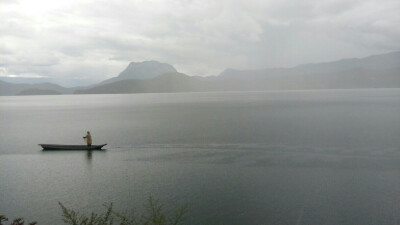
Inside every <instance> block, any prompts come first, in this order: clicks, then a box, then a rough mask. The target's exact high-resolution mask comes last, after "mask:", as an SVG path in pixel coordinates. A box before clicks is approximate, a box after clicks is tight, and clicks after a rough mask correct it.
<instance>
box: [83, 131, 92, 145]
mask: <svg viewBox="0 0 400 225" xmlns="http://www.w3.org/2000/svg"><path fill="white" fill-rule="evenodd" d="M83 139H86V143H87V146H88V147H90V146H92V135H90V132H89V131H88V132H87V134H86V136H85V137H83Z"/></svg>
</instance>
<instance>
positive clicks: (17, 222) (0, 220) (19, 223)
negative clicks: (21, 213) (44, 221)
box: [0, 215, 37, 225]
mask: <svg viewBox="0 0 400 225" xmlns="http://www.w3.org/2000/svg"><path fill="white" fill-rule="evenodd" d="M5 221H8V218H7V217H6V216H4V215H0V225H6V224H5V223H4V222H5ZM24 224H25V221H24V219H22V218H17V219H14V220H13V222H12V223H11V224H10V225H24ZM36 224H37V223H36V222H31V223H29V225H36Z"/></svg>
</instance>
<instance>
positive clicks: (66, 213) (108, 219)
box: [59, 197, 188, 225]
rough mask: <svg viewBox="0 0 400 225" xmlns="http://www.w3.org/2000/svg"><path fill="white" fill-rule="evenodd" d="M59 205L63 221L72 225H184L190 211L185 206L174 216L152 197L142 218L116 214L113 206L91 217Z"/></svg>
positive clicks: (132, 214) (92, 214)
mask: <svg viewBox="0 0 400 225" xmlns="http://www.w3.org/2000/svg"><path fill="white" fill-rule="evenodd" d="M59 205H60V206H61V209H62V213H63V214H62V216H63V221H64V222H65V223H66V224H71V225H113V224H119V225H182V224H183V220H184V215H185V214H186V213H187V211H188V207H187V205H184V206H182V207H181V208H180V209H179V210H178V211H177V212H176V213H174V214H169V213H166V212H165V210H164V206H163V205H162V204H161V203H160V202H159V201H158V200H154V199H153V198H152V197H150V198H149V199H148V202H147V204H146V205H145V211H144V212H143V213H142V214H141V215H140V216H135V215H134V213H131V214H130V215H126V214H121V213H118V212H115V211H114V210H113V205H112V204H110V205H108V206H106V208H107V210H106V212H105V213H102V214H96V213H93V212H92V213H91V214H90V216H86V215H81V214H80V213H79V212H76V211H74V210H71V209H67V208H66V207H65V206H64V205H63V204H61V203H59ZM114 222H115V223H114Z"/></svg>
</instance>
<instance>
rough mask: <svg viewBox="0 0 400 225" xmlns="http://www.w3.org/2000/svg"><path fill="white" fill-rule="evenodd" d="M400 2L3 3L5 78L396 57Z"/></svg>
mask: <svg viewBox="0 0 400 225" xmlns="http://www.w3.org/2000/svg"><path fill="white" fill-rule="evenodd" d="M399 12H400V1H399V0H301V1H296V0H292V1H288V0H280V1H276V0H263V1H251V0H231V1H217V0H199V1H195V0H193V1H192V0H171V1H161V0H155V1H152V0H143V1H139V0H137V1H133V0H132V1H128V0H124V1H123V0H116V1H109V0H99V1H94V0H76V1H70V0H62V1H55V0H15V1H14V0H0V76H12V77H51V78H63V79H66V78H67V79H76V80H103V79H106V78H109V77H113V76H116V75H118V73H119V72H121V71H122V70H123V69H124V68H125V67H126V66H127V65H128V63H129V62H131V61H135V62H140V61H145V60H157V61H160V62H165V63H169V64H171V65H173V66H174V67H175V68H176V69H177V70H178V71H180V72H183V73H186V74H188V75H197V76H208V75H217V74H219V73H220V72H222V71H223V70H224V69H226V68H236V69H260V68H270V67H290V66H295V65H298V64H303V63H310V62H324V61H333V60H337V59H342V58H349V57H365V56H368V55H372V54H380V53H387V52H391V51H398V50H400V13H399Z"/></svg>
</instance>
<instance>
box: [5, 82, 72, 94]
mask: <svg viewBox="0 0 400 225" xmlns="http://www.w3.org/2000/svg"><path fill="white" fill-rule="evenodd" d="M75 89H76V88H65V87H62V86H60V85H57V84H52V83H39V84H14V83H9V82H5V81H1V80H0V95H18V94H20V93H21V92H22V93H23V94H24V93H30V92H29V91H28V90H36V91H35V93H38V92H37V90H47V91H51V92H52V93H54V91H55V92H57V93H60V94H72V93H73V92H74V90H75ZM23 91H27V92H23ZM43 94H45V92H43Z"/></svg>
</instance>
